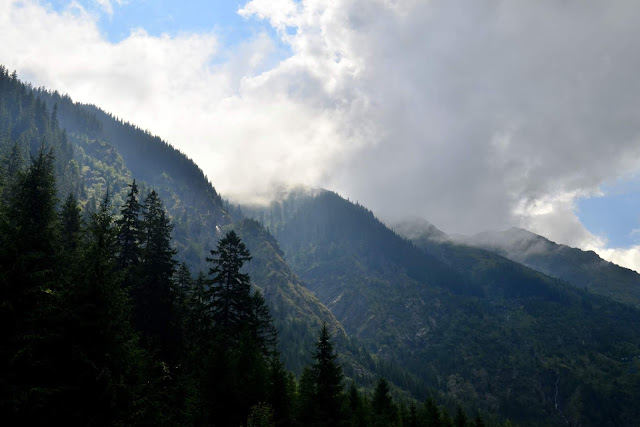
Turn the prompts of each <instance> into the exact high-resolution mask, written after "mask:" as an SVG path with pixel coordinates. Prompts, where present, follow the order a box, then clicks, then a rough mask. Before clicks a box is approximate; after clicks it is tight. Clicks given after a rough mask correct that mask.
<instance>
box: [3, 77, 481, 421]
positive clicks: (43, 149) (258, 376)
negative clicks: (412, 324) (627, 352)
mask: <svg viewBox="0 0 640 427" xmlns="http://www.w3.org/2000/svg"><path fill="white" fill-rule="evenodd" d="M0 83H1V84H2V86H0V93H1V94H2V97H0V102H1V104H0V111H1V112H2V117H1V120H2V121H1V123H2V124H3V126H2V129H1V130H2V147H1V148H2V169H1V172H2V174H1V178H2V181H1V183H2V186H1V189H0V190H1V193H0V196H1V201H2V203H1V204H0V260H1V263H0V292H1V295H0V301H1V304H2V305H1V306H0V318H1V319H2V321H3V324H4V325H5V326H6V327H5V328H2V330H3V333H2V334H3V336H2V343H3V345H2V346H1V347H0V365H1V366H2V368H1V369H2V370H1V371H0V406H1V407H2V414H3V422H5V423H8V425H33V424H36V425H38V424H44V423H61V424H72V425H177V424H178V425H253V426H258V425H260V426H263V425H265V426H266V425H283V426H285V425H416V426H418V425H441V424H442V423H444V424H452V423H454V422H455V423H456V425H472V424H475V425H483V423H484V420H483V418H482V417H481V416H480V415H479V414H474V416H475V418H474V419H471V418H467V415H466V414H465V412H464V411H463V410H462V409H461V408H459V409H458V411H457V412H456V413H455V414H454V416H453V417H451V416H449V415H448V414H447V412H446V411H443V410H442V409H441V408H439V407H438V406H437V405H436V403H435V401H434V400H433V399H429V400H427V401H426V402H425V403H424V404H417V403H416V402H415V401H414V400H403V401H401V402H400V404H396V403H395V402H394V399H393V398H392V396H391V388H390V385H389V383H388V382H387V381H386V380H385V379H384V378H379V379H378V380H377V382H376V385H375V387H374V389H373V390H372V391H371V392H369V391H367V390H365V389H362V388H359V387H358V386H357V384H356V383H354V382H353V381H349V385H350V386H349V388H348V389H347V379H346V378H345V375H344V374H343V369H342V366H341V364H340V363H339V361H338V356H337V353H336V350H335V348H334V343H333V339H332V336H331V333H330V330H329V328H328V327H327V325H326V323H325V324H323V325H322V327H321V328H319V330H318V331H316V340H315V342H314V343H313V351H312V352H311V354H309V355H308V359H309V360H310V363H309V364H307V365H305V366H304V369H303V370H302V374H301V375H300V378H299V380H297V379H296V376H295V375H294V374H293V373H292V372H289V371H287V370H286V369H285V366H284V364H283V361H282V358H281V355H280V353H279V351H278V350H277V342H278V332H277V330H276V328H275V327H274V322H273V320H272V317H271V314H270V310H269V308H268V306H267V303H266V301H265V298H264V297H263V295H262V293H261V291H260V290H259V289H257V288H256V287H255V286H252V283H251V278H250V276H249V275H248V274H246V273H245V272H244V271H245V263H250V261H251V260H252V256H251V254H250V252H249V251H248V249H247V247H246V246H245V244H244V242H243V241H242V240H241V238H240V237H239V236H238V234H236V232H235V230H234V229H232V227H226V230H225V231H224V232H220V233H218V234H220V238H219V239H218V241H217V243H216V244H215V248H213V249H211V250H210V251H209V256H207V257H206V259H205V262H206V265H207V266H208V267H209V268H208V271H207V273H204V272H202V271H201V272H199V273H198V274H197V275H193V274H192V273H191V271H190V270H189V267H188V266H187V264H186V263H184V262H178V261H177V250H176V249H175V247H176V246H175V245H174V244H173V243H172V233H173V229H174V225H173V224H172V222H171V219H170V217H169V215H168V211H167V210H166V209H165V207H164V204H163V201H162V199H161V197H160V196H159V194H158V193H157V192H156V191H155V190H153V189H151V190H149V191H147V192H145V193H143V194H141V191H140V189H139V187H138V185H137V184H136V181H135V180H132V181H131V182H130V183H129V184H128V185H127V186H126V187H125V188H126V194H125V195H124V197H122V198H120V199H119V202H118V205H115V206H114V196H113V191H114V190H113V189H112V188H111V185H110V184H113V182H108V181H107V180H104V181H103V183H104V184H105V185H104V187H98V188H99V189H102V190H103V194H100V195H98V194H95V193H97V191H96V187H95V186H94V187H91V188H90V189H91V190H92V191H93V192H95V193H94V194H92V195H91V196H89V197H88V196H87V188H86V186H85V185H84V182H83V180H82V179H81V175H80V173H79V171H78V169H79V168H78V162H77V160H75V159H74V155H73V151H72V149H71V147H70V143H69V140H68V136H67V134H66V132H65V130H62V129H61V128H60V126H59V123H58V121H57V107H55V106H54V108H53V110H52V111H51V112H49V111H48V110H47V108H46V106H45V104H44V103H43V102H42V100H40V98H38V97H37V96H35V95H34V93H33V92H32V91H30V90H29V89H28V88H27V87H25V86H24V85H22V84H21V83H20V82H19V81H18V80H17V78H16V76H15V74H13V75H9V74H8V73H7V71H6V70H5V69H4V68H3V69H1V70H0ZM11 96H13V98H12V97H11ZM59 153H60V154H59ZM115 158H117V156H115ZM85 160H86V159H85ZM94 166H95V165H94ZM107 167H108V166H107ZM65 194H66V195H65ZM211 194H212V197H213V199H214V200H215V194H216V193H215V192H212V193H211ZM63 195H64V197H62V196H63ZM98 196H100V198H99V199H98ZM79 198H84V199H85V201H84V204H81V203H79V201H78V200H79ZM94 202H96V203H95V205H94V204H93V203H94ZM217 202H218V203H221V200H217ZM236 228H238V230H239V231H241V232H242V231H243V230H244V233H245V234H248V231H247V228H254V229H255V228H258V229H259V225H258V224H257V223H255V224H254V223H252V222H251V221H249V220H247V221H243V222H242V224H239V225H238V226H237V227H236ZM249 235H250V234H249ZM434 423H435V424H434Z"/></svg>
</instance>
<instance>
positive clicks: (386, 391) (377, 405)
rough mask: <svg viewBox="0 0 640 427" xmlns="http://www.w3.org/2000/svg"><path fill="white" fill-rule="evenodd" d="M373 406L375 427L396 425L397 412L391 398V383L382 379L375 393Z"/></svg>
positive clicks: (377, 384)
mask: <svg viewBox="0 0 640 427" xmlns="http://www.w3.org/2000/svg"><path fill="white" fill-rule="evenodd" d="M371 404H372V405H371V406H372V409H373V413H374V425H376V426H390V425H394V424H396V422H397V420H396V416H397V412H396V411H397V410H396V407H395V405H394V403H393V400H392V398H391V390H390V388H389V382H388V381H387V380H386V379H385V378H380V379H379V380H378V382H377V383H376V388H375V390H374V392H373V400H372V402H371Z"/></svg>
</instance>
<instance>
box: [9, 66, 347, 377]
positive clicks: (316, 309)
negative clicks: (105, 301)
mask: <svg viewBox="0 0 640 427" xmlns="http://www.w3.org/2000/svg"><path fill="white" fill-rule="evenodd" d="M42 144H44V145H45V146H46V147H51V148H53V154H54V162H55V177H56V182H57V195H58V201H59V202H61V201H62V199H64V198H65V197H66V195H67V194H69V193H73V194H74V195H75V196H76V198H77V199H78V201H79V203H80V204H81V205H82V206H83V215H84V217H85V220H88V219H89V217H90V215H91V214H92V213H95V212H96V211H97V207H98V204H99V202H100V201H101V200H102V199H103V198H104V197H105V194H106V192H107V190H108V191H109V193H110V199H111V206H112V208H113V212H114V213H115V212H119V210H120V207H121V206H122V205H124V203H125V199H126V195H127V192H128V191H129V185H130V184H131V182H132V181H133V180H134V179H135V180H137V184H138V187H139V189H140V193H141V200H142V199H144V198H145V197H146V195H147V194H148V193H149V191H151V190H152V189H153V190H155V191H157V193H158V195H159V197H160V199H161V200H162V202H163V204H164V206H165V207H166V209H167V211H168V213H169V216H170V219H171V222H172V225H173V231H172V244H173V245H174V247H175V248H176V249H177V254H176V257H177V259H178V260H179V261H184V262H186V264H187V266H188V267H189V268H190V270H191V271H192V272H194V274H195V273H197V272H198V271H203V273H205V275H206V274H207V273H208V270H209V268H210V265H208V263H207V262H206V257H207V256H209V251H210V250H211V249H214V248H215V245H216V242H217V240H218V239H219V237H220V236H221V234H222V230H223V229H228V228H229V227H230V225H231V224H232V222H233V218H232V217H231V215H229V214H228V213H227V211H226V210H225V209H224V207H223V200H222V198H221V197H220V196H219V195H218V193H217V192H216V190H215V189H214V187H213V186H212V185H211V183H210V182H209V181H208V180H207V178H206V176H205V175H204V173H203V172H202V170H201V169H200V168H198V167H197V166H196V165H195V163H193V162H192V161H191V160H190V159H189V158H187V157H186V156H185V155H184V154H182V153H181V152H179V151H178V150H176V149H175V148H173V147H172V146H170V145H169V144H167V143H166V142H165V141H162V140H161V139H160V138H158V137H155V136H153V135H151V134H150V133H149V132H146V131H143V130H141V129H138V128H136V127H135V126H133V125H130V124H128V123H125V122H122V121H120V120H117V119H115V118H113V117H112V116H110V115H108V114H106V113H104V112H102V111H101V110H100V109H98V108H97V107H94V106H87V105H81V104H76V103H74V102H73V101H72V100H71V99H70V98H69V97H68V96H62V95H60V94H58V93H55V92H53V93H52V92H48V91H46V90H44V89H37V90H34V89H32V88H31V87H30V86H28V85H25V84H23V83H22V82H20V81H19V80H18V79H17V77H16V76H15V74H13V75H10V74H9V73H8V72H7V71H6V70H5V69H4V68H3V69H2V72H1V73H0V160H1V161H2V167H1V168H0V172H2V174H1V175H0V186H4V185H5V183H6V184H7V185H8V184H10V182H8V181H11V180H13V179H14V177H15V176H17V175H16V174H17V172H18V171H20V170H23V169H24V168H26V166H27V165H28V163H29V158H30V157H31V156H34V155H36V154H37V152H38V150H39V148H40V146H41V145H42ZM4 197H5V198H8V197H9V194H8V192H4ZM240 219H241V218H238V220H240ZM236 228H237V229H238V231H239V232H240V233H241V234H242V235H243V237H246V238H247V241H248V242H249V246H250V248H251V249H252V250H254V251H255V252H254V254H253V260H252V261H251V262H250V263H248V264H247V267H248V269H249V271H250V273H251V276H252V278H253V281H254V283H255V284H256V285H257V286H258V287H259V288H260V289H262V290H263V291H264V293H265V296H266V300H267V303H268V304H269V306H270V308H271V310H273V311H274V313H278V316H277V317H276V325H277V327H278V329H279V332H280V334H281V337H280V345H279V348H280V350H281V352H282V353H283V356H284V360H285V363H286V365H287V367H288V368H289V369H293V370H294V371H295V372H296V373H298V374H299V373H300V372H301V369H302V366H304V364H306V363H307V362H308V361H309V358H310V354H311V349H312V346H313V343H314V342H315V340H316V338H317V331H318V328H319V327H320V325H321V324H323V323H327V324H328V325H329V327H330V329H331V330H332V331H333V332H334V333H337V332H340V333H341V334H342V335H343V334H344V333H343V332H341V331H342V327H341V325H340V324H339V322H337V321H336V319H335V318H334V317H333V315H332V314H331V313H330V312H329V311H328V310H327V309H326V308H325V307H324V306H323V304H322V303H320V302H319V301H318V300H317V299H316V298H315V297H314V296H313V295H312V294H311V293H310V292H309V291H308V290H307V289H306V288H304V287H303V286H302V284H301V280H300V279H299V278H298V277H297V276H296V275H295V274H294V273H293V272H292V271H291V270H290V269H289V268H288V266H287V265H286V263H285V262H284V260H282V258H281V257H280V255H278V250H279V249H277V243H275V241H274V240H273V238H272V237H270V236H269V235H268V233H266V232H265V230H263V229H262V227H261V226H260V225H259V224H257V223H255V224H252V226H251V227H249V226H247V225H245V224H243V223H238V225H237V227H236ZM274 245H275V246H274ZM280 314H281V315H280ZM347 342H348V340H347V339H346V337H342V338H341V339H340V340H339V345H340V348H341V349H344V348H345V345H346V343H347Z"/></svg>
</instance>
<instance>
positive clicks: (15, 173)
mask: <svg viewBox="0 0 640 427" xmlns="http://www.w3.org/2000/svg"><path fill="white" fill-rule="evenodd" d="M566 262H567V263H570V262H572V261H571V259H568V258H567V261H566ZM598 280H599V286H600V288H601V289H603V290H606V291H607V292H609V294H604V296H602V295H594V294H593V293H591V292H588V291H586V290H583V289H576V288H575V287H574V286H571V285H570V284H568V283H566V282H563V281H562V280H558V279H553V278H551V277H548V276H546V275H544V274H542V273H540V272H538V271H535V270H532V269H529V268H527V267H524V266H523V265H521V264H518V263H516V262H513V261H511V260H508V259H506V258H504V257H502V256H500V255H499V254H496V253H494V252H490V251H487V250H483V249H478V248H471V247H467V246H462V245H457V244H455V243H452V242H440V241H429V242H426V241H417V240H414V241H410V240H408V239H407V238H404V237H401V236H400V235H398V234H396V233H395V232H393V231H392V230H390V229H389V228H388V227H387V226H386V225H385V224H384V223H382V222H381V221H379V220H378V219H377V218H376V217H375V216H374V214H373V213H372V212H371V211H369V210H367V209H366V208H365V207H363V206H360V205H358V204H354V203H351V202H350V201H348V200H345V199H343V198H341V197H340V196H338V195H337V194H335V193H332V192H329V191H324V190H313V191H309V190H307V189H299V190H296V191H292V192H290V193H289V194H288V195H287V196H286V197H285V198H284V199H282V200H279V201H274V202H273V203H272V204H271V205H269V206H266V207H265V206H239V205H238V206H235V205H232V204H230V203H229V202H228V201H226V200H224V199H223V198H222V196H221V195H220V194H219V193H218V192H217V191H216V190H215V188H214V187H213V185H212V184H211V182H209V181H208V179H207V177H206V175H205V174H204V173H203V171H202V170H201V169H199V168H198V167H197V166H196V165H195V163H193V162H192V161H191V160H190V159H188V158H187V157H186V156H185V155H184V154H183V153H181V152H179V151H178V150H176V149H175V148H173V147H172V146H171V145H170V144H168V143H167V142H165V141H162V140H161V139H160V138H157V137H155V136H153V135H152V134H151V133H150V132H148V131H145V130H142V129H139V128H137V127H136V126H135V125H132V124H130V123H127V122H125V121H123V120H122V119H119V118H116V117H113V116H112V115H109V114H107V113H105V112H103V111H102V110H100V109H98V108H97V107H94V106H90V105H82V104H77V103H74V102H73V101H72V100H71V99H70V98H69V97H68V96H65V95H61V94H58V93H57V92H50V91H48V90H46V89H45V88H33V87H31V86H30V85H28V84H24V83H22V82H21V81H20V80H19V79H18V78H17V75H16V73H15V72H13V73H10V72H9V71H8V70H7V69H6V68H4V67H0V293H1V295H0V318H1V319H2V320H3V321H4V322H3V324H5V325H8V326H9V327H7V328H3V329H2V331H3V332H2V334H3V337H2V341H1V342H2V343H3V344H2V346H0V359H1V360H0V363H1V366H2V367H1V368H0V406H2V413H3V417H4V418H3V419H4V420H6V421H7V422H8V424H9V425H21V424H27V425H28V424H42V423H45V422H64V423H70V424H92V425H95V424H99V425H112V424H125V425H233V426H235V425H330V424H331V425H358V426H366V425H375V426H383V425H385V426H386V425H398V426H400V425H402V426H405V425H407V426H414V425H424V426H432V425H435V426H448V425H455V426H463V425H478V426H479V425H485V424H486V425H502V424H506V425H508V424H510V421H508V420H509V419H510V420H512V421H514V422H515V423H517V424H519V425H567V424H569V425H634V424H635V420H637V419H638V417H640V409H638V407H637V405H635V400H636V398H637V397H638V396H640V377H639V376H638V364H639V359H638V355H640V349H639V348H638V346H639V345H640V329H639V328H638V326H639V325H640V312H639V311H638V309H637V308H635V307H633V306H629V305H624V304H619V303H617V302H614V301H612V299H613V300H618V301H621V300H624V299H625V298H626V296H627V295H629V289H627V288H626V287H625V286H626V285H625V284H624V283H622V282H619V283H617V284H616V287H608V288H607V281H608V280H611V277H610V276H609V274H608V273H607V272H606V271H604V270H603V272H602V273H601V275H600V276H598ZM609 297H610V298H611V299H610V298H609ZM5 414H6V415H5Z"/></svg>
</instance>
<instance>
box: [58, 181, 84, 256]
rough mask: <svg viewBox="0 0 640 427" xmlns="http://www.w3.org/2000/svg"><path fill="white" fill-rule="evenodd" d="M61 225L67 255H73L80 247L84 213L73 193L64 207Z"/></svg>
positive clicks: (63, 244)
mask: <svg viewBox="0 0 640 427" xmlns="http://www.w3.org/2000/svg"><path fill="white" fill-rule="evenodd" d="M60 223H61V226H62V230H61V232H62V246H63V248H64V251H65V252H66V253H69V254H72V253H73V252H75V250H76V249H78V247H79V246H80V231H81V230H80V229H81V226H82V211H81V209H80V206H78V201H77V200H76V198H75V196H74V195H73V194H72V193H69V196H67V198H66V200H65V201H64V204H63V205H62V212H60ZM68 261H69V260H67V262H68Z"/></svg>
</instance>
